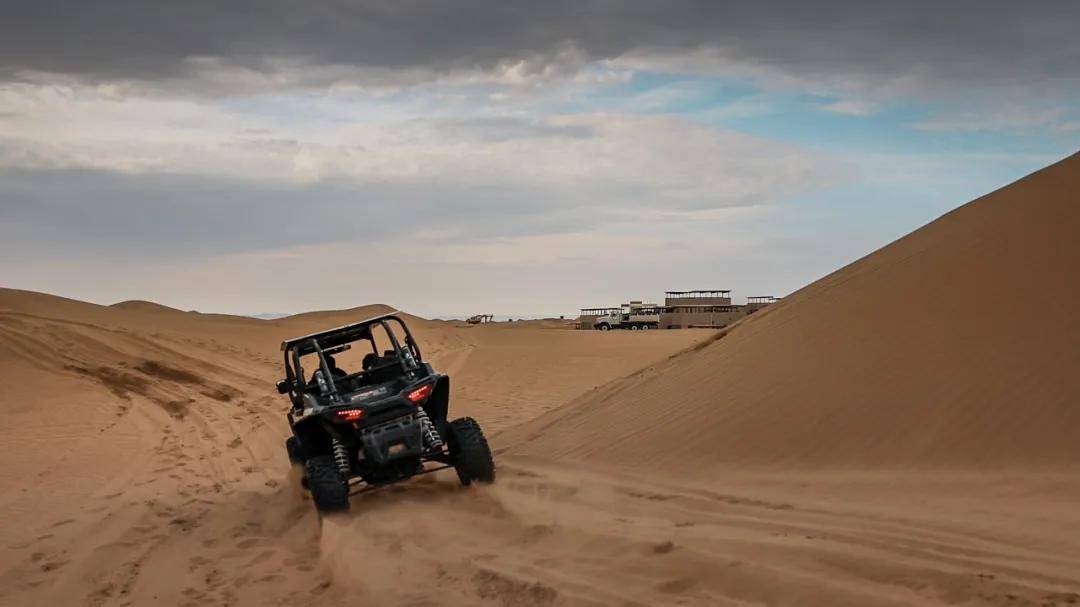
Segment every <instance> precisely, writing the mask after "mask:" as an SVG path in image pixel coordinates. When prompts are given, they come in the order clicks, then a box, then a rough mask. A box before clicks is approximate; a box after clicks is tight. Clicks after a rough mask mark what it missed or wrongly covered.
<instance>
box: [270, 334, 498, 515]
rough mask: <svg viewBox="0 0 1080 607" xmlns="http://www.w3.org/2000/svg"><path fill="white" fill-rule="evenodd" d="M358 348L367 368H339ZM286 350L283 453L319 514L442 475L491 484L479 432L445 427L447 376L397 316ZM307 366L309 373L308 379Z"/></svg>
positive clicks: (460, 422)
mask: <svg viewBox="0 0 1080 607" xmlns="http://www.w3.org/2000/svg"><path fill="white" fill-rule="evenodd" d="M357 342H361V343H360V344H358V343H357ZM354 344H356V345H361V347H364V348H365V352H367V353H366V354H365V355H364V356H363V360H362V364H361V367H362V368H360V369H359V370H357V371H354V372H352V373H350V372H348V371H345V370H341V369H339V368H337V366H336V360H335V358H334V355H335V354H340V353H342V352H345V351H346V350H349V349H351V348H352V346H353V345H354ZM380 345H382V346H384V349H382V350H381V351H380ZM385 346H389V347H385ZM281 349H282V351H283V352H284V354H285V379H282V380H280V381H278V382H277V389H278V392H279V393H281V394H288V395H289V398H290V400H291V401H292V410H291V411H290V412H289V415H288V417H289V424H290V426H291V427H292V432H293V436H291V437H290V438H289V439H288V440H287V441H286V442H285V448H286V450H287V451H288V454H289V459H290V460H291V461H292V462H293V463H294V464H296V465H301V466H303V470H304V476H303V480H302V483H303V484H304V486H305V487H306V488H307V489H308V490H309V491H310V492H311V496H312V498H313V500H314V502H315V507H316V508H318V509H319V510H320V511H323V512H325V511H333V510H345V509H347V508H348V507H349V496H350V495H351V494H355V493H358V492H361V491H365V490H367V489H371V488H375V487H378V486H380V485H385V484H388V483H394V482H397V481H401V480H405V479H407V478H409V477H412V476H415V475H417V474H424V473H428V472H435V471H436V470H442V469H444V468H451V467H452V468H454V469H455V470H456V471H457V476H458V479H459V480H460V481H461V484H463V485H469V484H470V483H472V482H473V481H479V482H488V483H489V482H492V481H494V480H495V462H494V461H493V459H492V456H491V450H490V449H489V448H488V444H487V440H486V439H485V438H484V433H483V431H482V430H481V429H480V424H478V423H477V422H476V421H475V420H473V419H472V418H469V417H462V418H459V419H455V420H453V421H448V420H447V409H448V406H449V400H450V378H449V377H448V376H447V375H444V374H442V373H438V372H436V371H435V370H434V369H432V367H431V365H430V364H429V363H426V362H424V360H423V358H422V357H421V354H420V348H419V346H418V345H417V344H416V340H415V339H413V336H412V333H411V332H410V331H409V328H408V326H406V324H405V322H404V321H403V320H402V319H401V318H400V317H399V316H397V315H396V314H386V315H382V316H377V317H375V318H370V319H368V320H364V321H362V322H358V323H354V324H350V325H345V326H342V327H337V328H335V329H329V330H326V331H322V332H319V333H312V334H311V335H305V336H303V337H297V338H293V339H287V340H285V341H283V342H282V343H281ZM303 363H307V364H308V365H309V366H310V367H312V373H311V376H310V379H308V380H306V381H305V378H306V377H308V376H306V375H305V370H304V367H303ZM354 487H355V490H354Z"/></svg>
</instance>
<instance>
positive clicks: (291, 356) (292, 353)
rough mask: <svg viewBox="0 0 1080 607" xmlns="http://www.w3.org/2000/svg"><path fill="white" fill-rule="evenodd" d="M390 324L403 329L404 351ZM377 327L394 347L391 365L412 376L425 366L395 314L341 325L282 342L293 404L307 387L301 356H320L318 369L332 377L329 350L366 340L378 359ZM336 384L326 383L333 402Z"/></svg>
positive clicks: (286, 374)
mask: <svg viewBox="0 0 1080 607" xmlns="http://www.w3.org/2000/svg"><path fill="white" fill-rule="evenodd" d="M390 322H394V323H397V325H398V326H399V327H401V330H402V332H403V333H404V335H405V347H404V348H402V344H401V342H399V341H398V338H397V336H396V335H395V334H394V331H393V330H391V328H390V324H388V323H390ZM374 326H381V327H382V328H383V331H385V332H386V336H387V337H388V338H389V339H390V344H391V345H392V346H393V348H394V355H395V356H394V358H395V359H396V360H395V362H394V363H391V365H400V366H401V370H402V372H403V373H410V372H411V371H414V370H415V369H417V368H418V367H419V366H420V364H421V363H423V356H422V355H421V354H420V346H419V345H417V343H416V340H415V339H414V338H413V335H412V331H410V330H409V326H408V325H407V324H405V321H403V320H402V319H401V317H399V316H398V315H397V313H396V312H389V313H387V314H381V315H379V316H374V317H372V318H368V319H366V320H362V321H360V322H356V323H351V324H347V325H342V326H340V327H335V328H333V329H327V330H325V331H319V332H317V333H311V334H308V335H303V336H301V337H294V338H291V339H286V340H284V341H282V342H281V351H282V352H283V356H284V362H285V382H286V383H287V386H288V388H289V393H290V395H291V396H292V397H293V399H294V401H295V400H296V399H298V398H299V397H300V394H302V393H303V392H304V391H305V390H306V387H307V386H306V382H305V381H304V378H303V375H302V374H303V367H302V366H301V365H300V357H302V356H306V355H308V354H312V353H315V354H317V355H318V357H319V368H320V369H322V372H323V375H324V376H325V377H327V378H330V377H332V375H331V373H330V366H329V364H327V362H326V355H327V350H330V351H336V350H337V349H338V348H339V347H341V346H344V345H346V344H349V343H352V342H356V341H360V340H364V339H366V340H368V341H370V342H371V347H372V352H374V353H375V355H376V356H378V355H379V352H378V346H377V344H376V343H375V339H374V336H373V335H372V333H371V329H372V327H374ZM406 353H407V354H409V356H403V354H406ZM391 365H382V366H378V367H373V368H371V369H364V370H361V371H357V372H356V373H351V374H349V375H348V377H359V376H361V375H364V374H366V373H370V372H371V371H375V370H379V369H385V368H387V367H389V366H391ZM336 383H337V382H336V381H328V382H327V385H328V386H329V388H330V398H331V399H332V400H338V399H339V395H338V389H337V386H336V385H335V384H336Z"/></svg>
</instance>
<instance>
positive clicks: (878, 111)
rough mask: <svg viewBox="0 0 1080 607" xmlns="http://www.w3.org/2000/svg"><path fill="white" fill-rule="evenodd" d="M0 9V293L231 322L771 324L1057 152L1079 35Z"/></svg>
mask: <svg viewBox="0 0 1080 607" xmlns="http://www.w3.org/2000/svg"><path fill="white" fill-rule="evenodd" d="M13 4H16V3H12V2H7V3H4V4H3V7H2V8H0V285H2V286H8V287H16V288H24V289H33V290H39V291H46V292H51V293H57V294H60V295H65V296H68V297H75V298H78V299H86V300H90V301H95V302H99V303H112V302H116V301H120V300H124V299H150V300H155V301H159V302H161V303H164V304H166V305H170V306H174V307H178V308H182V309H199V310H203V311H215V312H232V313H259V312H299V311H305V310H312V309H324V308H343V307H352V306H355V305H361V304H366V303H375V302H382V303H389V304H392V305H396V306H399V307H401V308H403V309H406V310H409V311H412V312H416V313H419V314H423V315H427V316H450V315H462V314H472V313H481V312H483V313H489V312H490V313H495V314H504V315H539V314H572V313H574V312H575V311H576V310H577V308H579V307H585V306H604V305H612V304H618V303H620V302H623V301H626V300H628V299H651V300H655V299H659V298H660V297H662V293H663V291H665V290H686V289H697V288H728V289H733V290H734V291H735V295H736V298H737V299H739V300H741V299H742V298H744V297H746V296H748V295H784V294H786V293H789V292H791V291H793V290H795V289H797V288H799V287H800V286H802V285H804V284H806V283H808V282H810V281H812V280H814V279H816V278H819V277H821V276H822V275H824V274H826V273H828V272H830V271H831V270H833V269H835V268H836V267H838V266H840V265H843V264H844V263H847V262H850V261H852V260H854V259H856V258H858V257H861V256H862V255H864V254H866V253H868V252H870V251H872V250H874V249H875V248H877V247H880V246H882V245H884V244H887V243H888V242H889V241H891V240H893V239H895V238H896V237H898V236H900V235H902V234H904V233H906V232H908V231H910V230H911V229H914V228H916V227H918V226H919V225H921V224H923V223H926V222H927V221H929V220H931V219H933V218H935V217H936V216H938V215H940V214H941V213H943V212H945V211H947V210H949V209H951V208H953V207H955V206H958V205H959V204H961V203H963V202H966V201H967V200H970V199H972V198H974V197H976V196H978V195H981V194H984V193H986V192H989V191H991V190H993V189H995V188H997V187H999V186H1001V185H1004V184H1006V183H1008V182H1010V181H1012V180H1014V179H1016V178H1018V177H1020V176H1022V175H1024V174H1026V173H1028V172H1031V171H1033V170H1035V169H1037V168H1040V167H1041V166H1044V165H1046V164H1049V163H1051V162H1053V161H1056V160H1058V159H1060V158H1062V157H1064V156H1066V155H1068V154H1070V153H1072V152H1075V151H1076V150H1077V148H1080V145H1078V142H1080V36H1078V35H1077V33H1076V28H1077V26H1078V25H1080V3H1077V2H1072V1H1061V2H1039V1H1035V2H1028V3H1020V2H1012V1H1010V2H991V1H985V0H984V1H970V2H965V1H953V2H944V3H943V2H918V1H916V2H904V3H887V4H888V7H886V8H883V7H882V6H880V5H882V4H886V3H875V2H865V1H859V2H855V1H851V2H846V1H845V2H842V1H835V0H833V1H828V2H802V1H798V2H773V3H766V2H760V1H758V2H677V1H676V2H670V1H669V2H635V1H620V2H616V1H613V0H608V1H593V2H590V1H586V0H574V1H568V2H556V1H549V2H532V1H529V2H510V1H506V0H500V1H498V2H495V1H489V2H404V1H401V0H387V1H383V2H371V1H346V0H338V1H335V2H315V1H313V2H295V1H292V0H290V1H286V0H259V1H255V0H246V1H233V2H228V3H222V2H210V1H197V0H188V1H186V2H147V1H145V0H130V1H122V0H100V1H96V2H48V1H40V0H39V1H37V2H24V3H18V4H20V5H21V6H12V5H13Z"/></svg>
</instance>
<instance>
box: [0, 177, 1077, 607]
mask: <svg viewBox="0 0 1080 607" xmlns="http://www.w3.org/2000/svg"><path fill="white" fill-rule="evenodd" d="M1077 186H1080V157H1073V158H1070V159H1067V160H1066V161H1063V162H1062V163H1059V164H1057V165H1054V166H1052V167H1049V168H1048V169H1046V170H1044V171H1041V172H1039V173H1037V174H1034V175H1032V176H1030V177H1028V178H1026V179H1024V180H1021V181H1020V182H1017V183H1016V184H1013V185H1012V186H1009V187H1007V188H1005V189H1003V190H1001V191H998V192H995V193H994V194H991V195H989V196H987V197H985V198H983V199H980V200H978V201H975V202H973V203H971V204H969V205H966V206H965V207H962V208H960V209H958V210H957V211H954V212H953V213H950V214H948V215H946V216H945V217H943V218H941V219H939V220H938V221H936V222H934V223H932V224H930V225H928V226H926V227H925V228H923V229H921V230H919V231H916V232H914V233H913V234H911V235H909V236H907V237H905V238H903V239H901V240H899V241H897V242H896V243H894V244H892V245H890V246H888V247H885V248H884V249H882V250H880V251H877V252H875V253H874V254H872V255H870V256H868V257H866V258H864V259H862V260H860V261H859V262H857V263H855V264H853V265H851V266H849V267H846V268H844V269H842V270H840V271H838V272H836V273H834V274H832V275H830V276H828V277H825V278H824V279H822V280H820V281H818V282H816V283H814V284H812V285H810V286H808V287H806V288H805V289H803V290H801V291H800V292H798V293H796V294H794V295H793V296H791V297H788V298H786V299H785V300H784V302H783V303H782V304H780V305H778V306H775V307H774V308H771V309H768V310H767V311H765V312H760V313H758V314H756V315H754V316H753V317H751V318H749V319H748V320H746V321H745V322H743V323H740V324H739V325H737V326H735V327H733V328H732V329H731V330H729V331H726V332H724V333H715V332H709V331H650V332H643V333H642V332H611V333H610V334H607V333H600V332H590V331H571V330H566V329H563V328H555V327H551V328H547V327H545V326H544V325H543V323H534V324H535V325H536V326H528V325H526V324H524V323H523V324H522V325H520V326H507V325H505V324H503V323H495V324H491V325H483V326H467V325H465V324H464V323H460V322H451V321H425V320H423V319H412V320H413V322H412V323H411V324H412V326H413V328H414V331H415V332H416V333H417V337H418V338H419V340H420V342H421V345H422V347H423V348H424V351H425V353H426V355H427V356H428V357H429V358H430V359H432V360H433V361H434V362H435V363H436V365H437V366H438V367H440V368H442V369H445V370H447V371H449V372H450V373H452V377H453V393H452V398H453V405H452V406H453V408H454V411H455V412H456V413H457V414H459V415H466V414H467V415H473V416H475V417H477V418H478V419H480V420H481V421H482V422H483V423H484V424H485V426H486V427H487V428H489V430H490V432H491V433H493V434H494V443H495V446H496V450H497V452H498V455H497V459H498V463H499V479H498V481H497V482H496V483H495V484H494V485H491V486H486V487H473V488H469V489H462V488H460V487H458V485H457V482H456V479H454V478H453V475H452V474H446V473H440V474H436V475H433V476H429V477H424V478H421V479H416V480H415V481H414V482H411V483H406V484H402V485H397V486H393V487H389V488H386V489H383V490H380V491H377V492H373V493H369V494H365V495H363V496H359V497H357V498H355V501H354V504H353V510H352V511H351V512H350V513H349V514H346V515H341V516H334V517H328V518H325V519H322V520H320V519H319V518H318V517H317V516H316V515H315V513H314V509H313V508H312V506H311V503H310V501H309V500H308V499H307V498H306V497H305V496H304V495H303V494H302V492H301V491H300V490H299V489H298V487H297V479H296V477H295V472H294V471H292V470H291V469H290V466H289V465H288V462H287V460H286V458H285V454H284V450H283V448H282V441H283V439H284V437H285V436H286V433H287V428H286V426H285V423H284V417H283V416H284V410H285V408H286V406H287V405H286V403H285V401H284V400H283V399H282V398H281V397H279V396H278V395H277V394H276V393H274V392H273V389H272V382H273V380H274V379H276V377H277V375H278V373H279V356H280V353H279V352H278V344H279V342H280V340H281V339H282V338H284V337H290V336H293V335H297V334H302V333H306V332H309V331H313V330H316V329H320V328H325V327H326V326H328V325H335V324H341V323H344V322H348V321H351V320H357V319H358V318H362V317H365V316H368V315H370V314H373V313H377V312H380V311H385V310H386V309H389V308H388V307H385V306H365V307H362V308H355V309H351V310H341V311H333V312H318V313H311V314H303V315H298V316H293V317H287V318H283V319H277V320H258V319H253V318H244V317H234V316H227V315H217V314H200V313H196V312H184V311H179V310H173V309H171V308H166V307H164V306H160V305H158V304H153V303H149V302H123V303H121V304H118V305H114V306H99V305H94V304H88V303H84V302H77V301H73V300H69V299H64V298H59V297H54V296H50V295H43V294H38V293H28V292H24V291H14V290H0V379H2V380H3V384H4V386H5V388H6V389H5V391H4V392H3V396H2V397H0V413H2V414H3V417H4V420H5V424H4V425H3V426H0V464H2V465H0V604H4V605H154V604H160V605H193V606H194V605H199V606H201V605H208V604H209V605H217V604H221V605H323V604H327V603H328V602H334V603H336V604H366V605H462V606H464V605H477V604H482V605H733V606H734V605H829V606H834V605H852V606H864V605H883V606H884V605H956V604H960V605H1010V606H1013V605H1017V606H1019V605H1023V606H1035V605H1038V606H1050V605H1055V606H1062V605H1071V604H1080V508H1077V504H1080V469H1078V467H1077V464H1076V462H1077V456H1078V455H1080V447H1078V444H1080V443H1078V441H1077V438H1078V434H1080V418H1078V417H1077V416H1078V410H1077V407H1076V404H1077V401H1078V399H1080V384H1078V381H1080V380H1078V379H1077V377H1076V374H1075V372H1074V370H1075V368H1076V367H1077V364H1076V363H1077V362H1080V360H1078V357H1080V343H1078V341H1077V340H1078V336H1080V326H1078V324H1077V322H1078V320H1077V319H1078V317H1077V314H1076V311H1075V305H1074V302H1075V299H1076V295H1077V292H1076V290H1077V281H1076V275H1077V272H1076V270H1077V268H1078V267H1080V263H1078V261H1080V259H1078V255H1080V253H1078V247H1080V245H1078V243H1077V239H1076V238H1075V234H1076V233H1078V228H1080V225H1078V223H1080V219H1078V218H1080V208H1078V207H1077V198H1076V192H1077V191H1080V188H1078V187H1077ZM515 324H516V323H515Z"/></svg>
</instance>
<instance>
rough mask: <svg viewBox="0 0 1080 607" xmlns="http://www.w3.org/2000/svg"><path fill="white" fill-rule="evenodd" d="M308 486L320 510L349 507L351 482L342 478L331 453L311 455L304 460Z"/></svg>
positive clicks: (336, 509)
mask: <svg viewBox="0 0 1080 607" xmlns="http://www.w3.org/2000/svg"><path fill="white" fill-rule="evenodd" d="M304 471H305V472H306V473H307V486H308V490H309V491H311V499H312V500H314V501H315V508H316V509H318V510H319V512H338V511H341V510H348V509H349V483H348V482H347V481H346V480H344V479H342V478H341V474H340V473H339V472H338V468H337V464H335V463H334V458H333V457H331V456H329V455H318V456H315V457H309V458H308V460H307V461H306V462H304Z"/></svg>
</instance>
